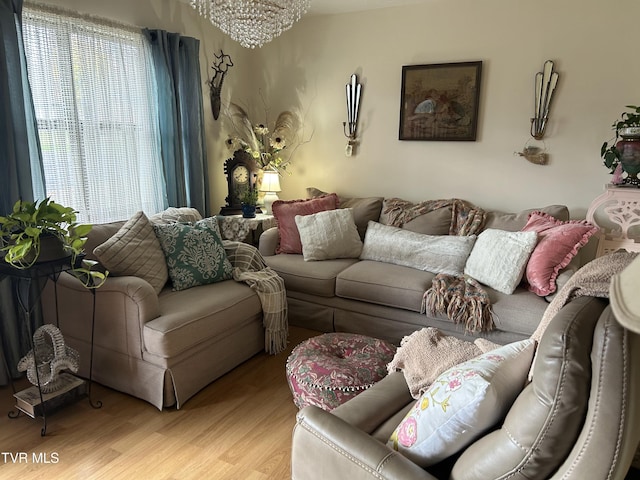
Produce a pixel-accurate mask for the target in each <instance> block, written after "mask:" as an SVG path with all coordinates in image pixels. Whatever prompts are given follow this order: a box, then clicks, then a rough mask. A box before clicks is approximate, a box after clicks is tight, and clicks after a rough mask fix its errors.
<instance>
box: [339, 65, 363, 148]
mask: <svg viewBox="0 0 640 480" xmlns="http://www.w3.org/2000/svg"><path fill="white" fill-rule="evenodd" d="M346 89H347V121H346V122H342V128H343V130H344V134H345V136H346V137H347V138H348V139H349V142H348V143H347V146H346V148H345V150H344V153H345V155H346V156H347V157H350V156H351V155H352V154H353V147H355V145H356V143H357V141H356V136H357V134H358V111H359V110H360V94H361V93H362V85H361V84H360V83H358V77H357V75H356V74H355V73H354V74H353V75H351V81H350V82H349V83H347V85H346Z"/></svg>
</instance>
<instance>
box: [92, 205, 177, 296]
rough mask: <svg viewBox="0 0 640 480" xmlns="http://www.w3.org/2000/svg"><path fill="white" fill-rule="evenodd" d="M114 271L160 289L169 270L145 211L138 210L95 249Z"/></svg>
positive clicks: (166, 278) (109, 268) (100, 258)
mask: <svg viewBox="0 0 640 480" xmlns="http://www.w3.org/2000/svg"><path fill="white" fill-rule="evenodd" d="M93 253H94V255H95V256H96V257H97V258H98V260H99V261H100V263H102V265H104V266H105V268H107V269H108V270H109V272H110V273H111V274H112V275H116V276H118V275H132V276H135V277H140V278H142V279H144V280H146V281H147V282H149V283H150V284H151V286H152V287H153V289H154V290H155V291H156V293H160V291H161V290H162V288H163V287H164V285H165V284H166V283H167V280H168V278H169V274H168V272H167V263H166V260H165V258H164V252H163V251H162V247H161V246H160V242H159V241H158V238H157V237H156V234H155V232H154V231H153V226H152V225H151V223H150V222H149V219H148V218H147V216H146V215H145V214H144V212H138V213H136V214H135V215H134V216H133V217H131V218H130V219H129V220H128V221H127V223H125V224H124V225H123V226H122V228H120V230H118V231H117V232H116V234H115V235H114V236H112V237H111V238H110V239H109V240H107V241H106V242H104V243H103V244H102V245H98V246H97V247H96V248H95V249H94V250H93Z"/></svg>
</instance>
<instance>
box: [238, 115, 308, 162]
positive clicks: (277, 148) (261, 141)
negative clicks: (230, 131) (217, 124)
mask: <svg viewBox="0 0 640 480" xmlns="http://www.w3.org/2000/svg"><path fill="white" fill-rule="evenodd" d="M229 116H230V118H231V121H232V123H233V128H234V130H235V133H236V135H235V136H230V137H229V138H228V139H227V142H226V143H227V147H228V148H229V149H230V150H231V151H236V150H244V151H246V152H247V153H249V154H250V155H251V156H252V157H253V158H255V159H256V161H257V162H258V164H259V165H260V166H261V167H262V168H275V169H276V170H278V171H281V170H286V168H287V165H288V164H289V160H290V158H289V160H286V161H285V160H284V159H283V156H282V151H283V150H284V149H286V148H287V146H291V145H293V144H294V143H295V141H296V140H297V137H296V136H297V133H298V129H299V128H300V122H299V120H298V117H297V116H296V115H295V114H293V113H292V112H290V111H284V112H282V113H281V114H280V115H278V118H277V119H276V123H275V124H274V128H273V130H269V127H268V126H267V125H264V124H256V125H254V124H252V123H251V120H249V116H248V115H247V112H245V111H244V109H243V108H242V107H240V106H239V105H236V104H235V103H231V104H230V105H229Z"/></svg>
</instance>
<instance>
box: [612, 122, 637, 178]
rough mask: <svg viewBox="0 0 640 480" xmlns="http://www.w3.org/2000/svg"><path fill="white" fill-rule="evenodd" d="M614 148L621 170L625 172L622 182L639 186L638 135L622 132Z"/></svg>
mask: <svg viewBox="0 0 640 480" xmlns="http://www.w3.org/2000/svg"><path fill="white" fill-rule="evenodd" d="M616 150H617V151H618V155H619V158H620V163H621V165H622V170H624V171H625V172H626V173H627V177H626V178H625V179H624V183H627V184H631V185H636V186H640V179H638V174H639V173H640V136H636V135H624V134H623V135H622V140H620V141H619V142H618V143H616Z"/></svg>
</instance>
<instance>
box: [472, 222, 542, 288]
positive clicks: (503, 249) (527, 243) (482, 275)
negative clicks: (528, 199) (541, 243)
mask: <svg viewBox="0 0 640 480" xmlns="http://www.w3.org/2000/svg"><path fill="white" fill-rule="evenodd" d="M537 241H538V234H537V233H536V232H507V231H505V230H496V229H493V228H490V229H488V230H485V231H484V232H482V233H481V234H480V235H478V239H477V240H476V244H475V245H474V246H473V250H471V255H469V259H468V260H467V264H466V265H465V267H464V273H465V275H469V276H470V277H472V278H475V279H476V280H477V281H479V282H480V283H484V284H485V285H488V286H489V287H491V288H493V289H495V290H497V291H499V292H502V293H506V294H507V295H510V294H512V293H513V291H514V290H515V289H516V287H517V286H518V284H519V283H520V280H522V275H523V274H524V270H525V268H526V266H527V262H528V261H529V257H530V256H531V252H533V249H534V248H535V246H536V242H537Z"/></svg>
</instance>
